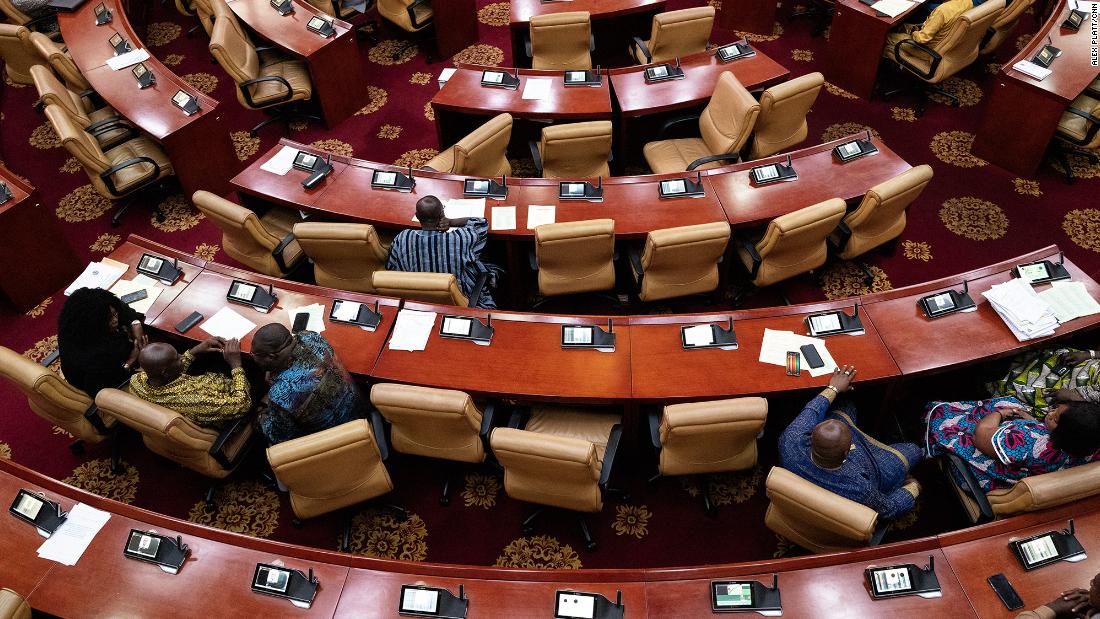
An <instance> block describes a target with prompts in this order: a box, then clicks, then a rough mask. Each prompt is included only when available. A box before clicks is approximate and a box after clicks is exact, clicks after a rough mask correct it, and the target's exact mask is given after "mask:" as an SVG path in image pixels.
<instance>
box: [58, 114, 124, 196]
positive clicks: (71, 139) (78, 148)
mask: <svg viewBox="0 0 1100 619" xmlns="http://www.w3.org/2000/svg"><path fill="white" fill-rule="evenodd" d="M46 120H48V121H49V123H50V126H52V127H53V130H54V132H55V133H57V137H59V138H60V139H61V145H62V146H64V147H65V150H67V151H69V154H70V155H72V156H74V157H76V160H77V161H79V162H80V165H82V166H84V170H85V171H86V172H87V173H88V178H90V179H91V180H93V181H98V182H100V183H102V181H100V178H99V174H100V173H101V172H103V171H105V170H107V169H108V168H110V167H111V160H110V159H108V158H107V156H106V155H104V154H103V149H101V148H100V147H99V142H97V141H96V139H95V138H94V137H92V135H91V134H90V133H88V132H87V131H85V130H84V128H83V127H82V126H80V123H79V122H77V120H76V119H75V118H74V117H73V116H72V115H71V114H70V113H69V112H68V110H67V109H66V108H65V107H63V106H60V105H47V106H46Z"/></svg>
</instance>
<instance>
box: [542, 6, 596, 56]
mask: <svg viewBox="0 0 1100 619" xmlns="http://www.w3.org/2000/svg"><path fill="white" fill-rule="evenodd" d="M528 28H529V32H530V35H529V36H530V38H529V39H528V40H527V42H526V43H527V57H528V58H530V59H531V67H532V68H534V69H548V70H561V71H565V70H567V69H591V68H592V50H593V49H595V45H594V41H593V39H592V21H591V19H590V18H589V14H588V12H587V11H571V12H567V13H551V14H549V15H534V16H532V17H531V21H530V23H529V25H528Z"/></svg>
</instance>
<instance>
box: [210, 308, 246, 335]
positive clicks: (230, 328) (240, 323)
mask: <svg viewBox="0 0 1100 619" xmlns="http://www.w3.org/2000/svg"><path fill="white" fill-rule="evenodd" d="M199 328H200V329H202V330H203V331H206V332H207V333H209V334H210V335H212V336H214V337H220V338H223V339H227V340H232V339H238V340H239V339H241V338H243V337H244V336H246V335H248V334H249V333H251V332H252V330H253V329H255V328H256V323H254V322H252V321H251V320H249V319H247V318H245V317H244V316H241V315H240V314H238V313H237V312H234V311H233V310H231V309H229V308H228V307H223V308H221V309H220V310H218V313H217V314H214V315H213V316H211V317H210V318H208V319H207V320H206V322H204V323H202V324H201V325H199Z"/></svg>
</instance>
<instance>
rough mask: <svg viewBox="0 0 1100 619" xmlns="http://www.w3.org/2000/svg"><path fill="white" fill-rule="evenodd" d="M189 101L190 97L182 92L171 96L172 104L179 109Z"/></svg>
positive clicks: (178, 91)
mask: <svg viewBox="0 0 1100 619" xmlns="http://www.w3.org/2000/svg"><path fill="white" fill-rule="evenodd" d="M190 100H191V95H189V94H187V93H186V92H183V91H182V90H177V91H176V94H174V95H172V103H175V104H176V105H177V106H179V107H183V106H185V105H187V102H188V101H190Z"/></svg>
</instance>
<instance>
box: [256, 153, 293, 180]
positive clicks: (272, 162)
mask: <svg viewBox="0 0 1100 619" xmlns="http://www.w3.org/2000/svg"><path fill="white" fill-rule="evenodd" d="M297 156H298V149H297V148H291V147H289V146H284V147H282V148H281V149H279V152H277V153H275V154H274V155H273V156H272V157H271V159H268V160H267V161H265V162H263V164H262V165H261V166H260V169H261V170H263V171H264V172H271V173H272V174H278V175H279V176H286V173H287V172H289V171H290V168H291V167H292V166H293V165H294V158H295V157H297Z"/></svg>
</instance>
